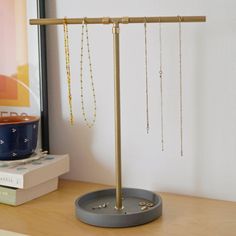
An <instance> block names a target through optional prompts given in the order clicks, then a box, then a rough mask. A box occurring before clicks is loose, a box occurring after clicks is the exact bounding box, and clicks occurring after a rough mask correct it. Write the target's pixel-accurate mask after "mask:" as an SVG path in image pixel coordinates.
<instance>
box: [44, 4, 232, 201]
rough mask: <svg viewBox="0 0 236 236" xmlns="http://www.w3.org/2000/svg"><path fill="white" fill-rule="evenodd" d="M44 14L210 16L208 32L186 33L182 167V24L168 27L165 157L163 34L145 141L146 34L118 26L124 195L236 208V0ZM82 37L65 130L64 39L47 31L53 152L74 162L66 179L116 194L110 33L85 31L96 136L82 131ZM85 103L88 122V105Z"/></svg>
mask: <svg viewBox="0 0 236 236" xmlns="http://www.w3.org/2000/svg"><path fill="white" fill-rule="evenodd" d="M47 4H48V5H47V16H48V17H64V16H67V17H84V16H87V17H99V16H159V15H160V16H165V15H206V16H207V23H186V24H183V26H182V29H183V33H182V34H183V39H182V41H183V58H182V60H183V90H184V92H183V106H184V157H183V158H181V157H180V139H179V136H180V135H179V97H178V94H179V87H178V85H179V84H178V81H179V74H178V70H179V68H178V24H165V25H163V57H164V58H163V60H164V62H163V63H164V65H163V66H164V126H165V128H164V131H165V151H164V152H161V147H160V92H159V78H158V67H159V54H158V52H159V48H158V37H159V36H158V25H155V24H153V25H148V44H149V49H148V50H149V81H150V126H151V129H150V134H149V135H146V130H145V87H144V85H145V77H144V34H143V32H144V29H143V25H141V24H139V25H121V97H122V99H121V100H122V101H121V102H122V160H123V185H124V186H128V187H139V188H146V189H151V190H155V191H164V192H173V193H181V194H189V195H196V196H203V197H209V198H217V199H226V200H233V201H236V187H235V184H236V171H235V166H236V89H235V88H236V80H235V78H236V44H235V39H236V15H235V9H236V2H235V0H227V1H225V0H215V1H213V0H179V1H171V0H148V1H147V0H139V1H137V0H129V1H127V0H120V1H114V0H100V1H92V0H87V1H81V0H79V1H76V0H67V1H65V0H57V1H55V0H54V1H48V3H47ZM80 27H81V26H78V25H73V26H69V33H70V43H71V44H70V46H71V68H72V85H73V88H72V93H73V107H74V113H75V120H76V124H75V126H73V127H71V126H70V124H69V122H68V119H69V110H68V102H67V84H66V72H65V58H64V48H63V30H62V27H59V26H58V27H56V26H49V27H48V31H47V37H48V45H47V46H48V69H49V71H48V75H49V99H50V102H49V104H50V141H51V151H52V153H69V154H70V156H71V171H70V173H69V174H68V175H66V176H65V177H66V178H69V179H76V180H82V181H91V182H98V183H105V184H114V123H113V120H114V115H113V102H114V100H113V61H112V60H113V57H112V33H111V26H107V25H104V26H103V25H93V26H91V25H89V33H90V44H91V51H92V61H93V69H94V77H95V83H96V91H97V104H98V113H97V115H98V117H97V122H96V126H95V128H93V129H88V128H86V127H85V125H84V123H83V118H82V114H81V105H80V95H79V91H80V87H79V53H80ZM85 80H88V77H87V78H85ZM88 88H89V87H88ZM87 95H90V93H89V92H88V93H87ZM87 101H88V105H87V110H88V112H90V113H91V114H92V108H93V107H92V100H91V99H87Z"/></svg>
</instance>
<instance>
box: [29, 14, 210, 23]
mask: <svg viewBox="0 0 236 236" xmlns="http://www.w3.org/2000/svg"><path fill="white" fill-rule="evenodd" d="M107 18H109V17H107ZM107 18H106V17H100V18H86V23H87V24H104V19H106V20H107ZM123 19H124V17H119V18H109V23H110V24H114V23H117V24H119V23H121V24H122V23H123V22H122V21H123ZM83 20H84V18H68V19H67V20H66V21H67V24H82V23H83ZM146 21H147V23H160V22H161V23H174V22H179V17H178V16H159V17H156V16H155V17H146ZM205 21H206V17H205V16H181V22H183V23H185V22H186V23H187V22H205ZM144 22H145V17H129V24H130V23H144ZM63 23H64V19H63V18H56V19H53V18H44V19H30V24H31V25H62V24H63Z"/></svg>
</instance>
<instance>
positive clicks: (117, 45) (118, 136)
mask: <svg viewBox="0 0 236 236" xmlns="http://www.w3.org/2000/svg"><path fill="white" fill-rule="evenodd" d="M112 33H113V54H114V94H115V98H114V101H115V104H114V105H115V168H116V207H115V208H116V209H117V210H121V209H122V179H121V119H120V42H119V33H120V28H119V23H114V24H113V28H112Z"/></svg>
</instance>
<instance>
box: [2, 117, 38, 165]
mask: <svg viewBox="0 0 236 236" xmlns="http://www.w3.org/2000/svg"><path fill="white" fill-rule="evenodd" d="M38 124H39V117H36V116H9V117H0V160H6V161H9V160H19V159H23V158H27V157H29V156H30V155H31V154H32V153H34V151H35V149H36V146H37V139H38Z"/></svg>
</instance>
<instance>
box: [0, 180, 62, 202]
mask: <svg viewBox="0 0 236 236" xmlns="http://www.w3.org/2000/svg"><path fill="white" fill-rule="evenodd" d="M57 188H58V177H57V178H54V179H51V180H48V181H46V182H44V183H41V184H39V185H36V186H34V187H32V188H28V189H17V188H12V187H4V186H0V203H4V204H8V205H13V206H18V205H21V204H23V203H25V202H28V201H30V200H33V199H35V198H38V197H41V196H43V195H45V194H47V193H50V192H52V191H54V190H56V189H57Z"/></svg>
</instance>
